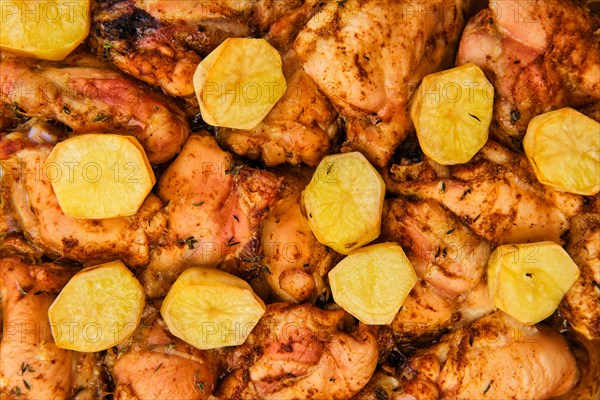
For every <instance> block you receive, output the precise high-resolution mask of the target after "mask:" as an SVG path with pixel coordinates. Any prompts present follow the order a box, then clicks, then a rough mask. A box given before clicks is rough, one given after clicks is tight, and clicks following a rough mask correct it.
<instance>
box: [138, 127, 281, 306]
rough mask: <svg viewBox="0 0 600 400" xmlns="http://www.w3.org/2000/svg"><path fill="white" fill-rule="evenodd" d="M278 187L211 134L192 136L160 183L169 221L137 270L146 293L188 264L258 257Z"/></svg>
mask: <svg viewBox="0 0 600 400" xmlns="http://www.w3.org/2000/svg"><path fill="white" fill-rule="evenodd" d="M280 187H281V181H280V179H279V178H277V177H276V176H275V175H273V174H272V173H271V172H267V171H260V170H256V169H254V168H249V167H247V166H243V165H242V164H236V163H235V162H234V160H233V157H232V156H231V154H229V153H226V152H224V151H223V150H221V149H220V148H219V146H218V145H217V142H216V141H215V139H214V138H213V137H211V136H208V135H192V136H190V138H189V139H188V141H187V142H186V144H185V146H184V147H183V149H182V150H181V152H180V153H179V155H178V156H177V158H176V159H175V161H173V163H171V165H169V167H168V168H167V170H166V171H165V172H164V173H163V174H162V176H161V178H160V180H159V182H158V190H157V194H158V196H159V197H160V199H161V200H162V201H163V202H164V204H166V205H165V207H164V209H163V210H164V213H165V215H166V217H167V221H168V222H167V226H166V228H165V230H164V232H161V233H160V238H159V239H158V243H157V246H156V247H155V248H153V250H152V252H151V261H150V264H149V265H148V267H147V268H145V269H144V270H143V271H142V272H141V280H142V283H143V284H144V285H145V287H146V291H147V293H148V295H150V296H151V297H154V296H160V295H165V294H166V292H167V290H168V288H169V287H170V285H171V284H172V283H173V282H174V281H175V278H177V276H178V275H179V274H180V273H181V271H183V269H184V268H186V267H188V266H192V265H210V266H216V265H217V264H219V263H221V262H224V261H228V262H232V263H235V262H236V260H240V259H241V260H243V259H248V258H253V257H256V256H257V255H258V251H259V249H260V237H259V234H258V230H259V227H260V222H261V220H262V218H263V216H264V214H265V213H266V211H267V210H268V208H269V206H270V205H271V204H272V203H273V202H274V201H275V200H276V199H277V198H278V196H279V193H280Z"/></svg>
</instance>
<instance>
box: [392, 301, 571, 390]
mask: <svg viewBox="0 0 600 400" xmlns="http://www.w3.org/2000/svg"><path fill="white" fill-rule="evenodd" d="M407 368H408V372H409V373H410V374H412V375H413V378H412V379H409V380H408V381H407V382H406V383H405V384H404V386H403V389H401V390H400V393H399V394H398V396H397V397H394V398H409V397H408V396H414V397H415V398H418V399H437V398H444V399H464V400H469V399H484V398H490V399H546V398H550V397H553V396H559V395H562V394H565V393H567V391H568V390H569V389H571V388H572V387H573V386H574V385H575V384H576V383H577V379H578V370H577V365H576V362H575V358H574V357H573V354H571V352H570V350H569V347H568V345H567V343H566V341H565V340H564V338H563V337H562V336H561V335H560V334H559V333H557V332H555V331H552V330H550V329H548V328H544V327H537V326H525V325H521V324H520V323H518V322H517V321H516V320H514V319H512V318H510V317H509V316H507V315H506V314H504V313H501V312H498V313H495V314H492V315H489V316H487V317H483V318H481V319H479V320H477V321H476V322H474V323H473V324H471V325H470V326H467V327H464V328H461V329H458V330H457V331H455V332H452V333H450V334H448V335H446V336H444V337H442V339H441V340H440V342H439V343H438V344H435V345H433V346H431V347H430V348H428V349H424V350H421V351H418V352H417V353H416V355H415V356H414V357H412V359H411V360H410V361H409V364H408V367H407ZM403 396H404V397H403Z"/></svg>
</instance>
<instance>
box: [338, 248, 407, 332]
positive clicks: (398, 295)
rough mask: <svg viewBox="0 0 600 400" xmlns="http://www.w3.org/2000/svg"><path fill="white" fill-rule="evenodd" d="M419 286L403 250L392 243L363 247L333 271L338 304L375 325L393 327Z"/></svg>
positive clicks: (365, 321)
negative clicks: (395, 319) (392, 324)
mask: <svg viewBox="0 0 600 400" xmlns="http://www.w3.org/2000/svg"><path fill="white" fill-rule="evenodd" d="M416 283H417V274H416V273H415V270H414V269H413V266H412V264H411V263H410V261H409V260H408V258H407V257H406V255H405V254H404V251H403V250H402V247H400V246H399V245H398V244H397V243H391V242H390V243H380V244H375V245H372V246H367V247H363V248H362V249H359V250H357V251H355V252H353V253H351V254H350V255H349V256H347V257H346V258H344V259H343V260H342V261H340V262H339V263H338V264H337V265H336V266H335V267H334V268H333V269H332V270H331V271H329V284H330V285H331V293H332V294H333V299H334V300H335V302H336V303H337V304H338V305H339V306H340V307H342V308H343V309H344V310H346V311H348V312H349V313H350V314H352V315H353V316H355V317H356V318H358V320H359V321H361V322H363V323H365V324H371V325H383V324H390V323H391V322H392V320H393V319H394V317H395V316H396V314H397V313H398V311H399V310H400V307H401V306H402V303H403V302H404V300H405V299H406V296H408V294H409V293H410V291H411V290H412V288H413V287H414V286H415V284H416Z"/></svg>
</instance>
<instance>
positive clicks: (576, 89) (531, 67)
mask: <svg viewBox="0 0 600 400" xmlns="http://www.w3.org/2000/svg"><path fill="white" fill-rule="evenodd" d="M599 28H600V18H599V17H598V15H597V14H594V13H592V12H590V11H589V10H587V9H585V8H584V7H582V6H581V5H578V4H576V3H575V2H573V1H571V0H536V1H529V2H524V1H518V0H506V1H496V2H494V3H493V6H492V7H490V8H489V9H485V10H483V11H481V12H480V13H479V14H478V15H477V16H475V17H474V18H473V19H472V20H471V21H469V23H468V25H467V27H466V28H465V31H464V32H463V35H462V39H461V42H460V48H459V51H458V56H457V63H458V64H464V63H467V62H474V63H476V64H478V65H479V66H480V67H481V68H482V69H483V70H484V72H485V73H486V76H487V77H488V78H489V79H490V80H491V82H492V84H493V85H494V88H495V90H496V99H495V102H494V120H493V123H492V127H491V130H492V132H493V133H494V134H495V136H496V138H497V139H498V140H500V141H502V142H503V143H504V144H506V145H508V146H511V147H513V148H517V149H518V148H520V147H521V140H522V139H523V136H524V134H525V130H526V129H527V124H528V123H529V121H530V120H531V119H532V118H533V117H535V116H536V115H538V114H541V113H543V112H546V111H550V110H554V109H558V108H561V107H566V106H571V107H579V106H583V105H586V104H588V103H592V102H598V101H600V45H599V43H600V41H599V36H598V32H599V30H598V29H599Z"/></svg>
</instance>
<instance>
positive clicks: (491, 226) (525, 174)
mask: <svg viewBox="0 0 600 400" xmlns="http://www.w3.org/2000/svg"><path fill="white" fill-rule="evenodd" d="M396 175H397V178H396V181H394V178H393V175H392V179H391V180H389V185H388V189H389V190H391V191H393V192H397V193H400V194H403V195H405V196H417V197H420V198H429V199H434V200H437V201H438V202H440V203H441V204H442V205H444V206H445V207H446V208H448V209H449V210H450V211H452V212H453V213H454V214H456V215H457V216H458V217H459V218H460V219H461V220H462V221H463V222H464V223H465V224H466V225H467V226H469V228H471V229H472V230H473V232H475V233H476V234H478V235H479V236H481V237H483V238H485V239H486V240H488V241H489V242H492V243H493V244H502V243H526V242H536V241H543V240H552V241H555V242H557V243H562V242H563V239H562V238H561V237H562V235H563V234H564V233H565V232H566V231H567V230H568V229H569V218H571V217H573V216H574V215H575V214H577V213H578V212H579V211H580V210H581V207H582V205H583V198H582V197H581V196H578V195H573V194H569V193H564V192H558V191H556V190H553V189H552V188H550V187H547V186H544V185H542V184H540V183H539V182H538V180H537V178H536V177H535V175H534V173H533V171H532V170H531V167H530V165H529V163H528V161H527V160H526V159H525V157H524V156H522V155H519V154H516V153H513V152H511V151H509V150H507V149H505V148H503V147H502V146H500V145H498V144H497V143H494V142H492V141H489V142H488V143H487V144H486V145H485V146H484V148H483V149H482V150H481V151H480V152H479V153H478V154H477V155H476V156H475V157H474V158H473V159H472V160H471V161H470V162H468V163H467V164H461V165H456V166H451V167H449V168H443V167H441V166H436V167H435V169H434V168H432V167H431V165H428V163H427V161H423V162H422V163H421V167H420V170H418V171H417V172H415V173H414V174H396Z"/></svg>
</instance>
